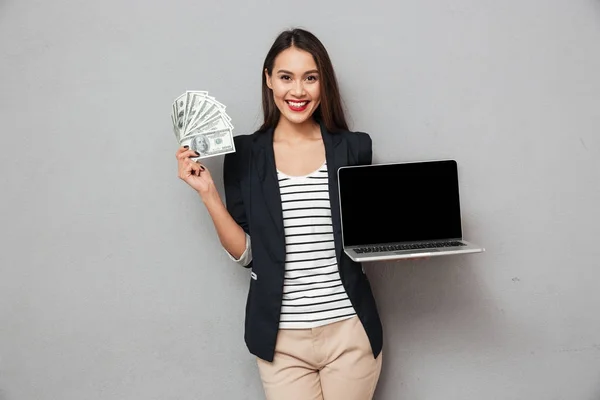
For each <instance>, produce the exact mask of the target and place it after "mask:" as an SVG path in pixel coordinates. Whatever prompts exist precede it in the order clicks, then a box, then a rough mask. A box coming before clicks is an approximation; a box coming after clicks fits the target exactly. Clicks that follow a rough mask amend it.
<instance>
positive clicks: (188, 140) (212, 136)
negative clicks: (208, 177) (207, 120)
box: [180, 128, 235, 161]
mask: <svg viewBox="0 0 600 400" xmlns="http://www.w3.org/2000/svg"><path fill="white" fill-rule="evenodd" d="M180 144H181V145H182V146H189V148H190V150H192V151H196V152H198V154H200V156H198V157H195V158H192V160H194V161H195V160H199V159H201V158H207V157H213V156H218V155H222V154H227V153H234V152H235V145H234V143H233V133H232V131H231V129H229V128H227V129H219V130H215V131H211V132H205V133H201V134H197V135H192V136H186V137H184V138H183V139H182V140H181V143H180Z"/></svg>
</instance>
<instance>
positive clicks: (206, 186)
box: [175, 146, 217, 199]
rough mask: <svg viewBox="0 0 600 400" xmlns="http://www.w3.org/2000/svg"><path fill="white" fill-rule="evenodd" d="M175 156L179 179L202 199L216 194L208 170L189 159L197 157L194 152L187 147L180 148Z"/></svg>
mask: <svg viewBox="0 0 600 400" xmlns="http://www.w3.org/2000/svg"><path fill="white" fill-rule="evenodd" d="M175 156H176V158H177V170H178V176H179V178H180V179H181V180H183V181H184V182H185V183H187V184H188V185H190V186H191V187H192V188H193V189H194V190H195V191H196V192H198V194H200V196H201V197H202V198H203V199H204V198H205V197H206V196H208V195H210V194H214V193H216V192H217V191H216V188H215V184H214V182H213V179H212V176H211V175H210V172H209V171H208V169H207V168H206V167H205V166H204V165H202V164H200V163H199V162H196V161H192V160H191V157H197V156H198V154H197V153H196V152H194V151H192V150H189V149H188V148H187V146H186V147H180V148H179V149H178V150H177V153H176V154H175Z"/></svg>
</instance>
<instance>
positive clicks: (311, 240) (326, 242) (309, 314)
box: [277, 163, 356, 329]
mask: <svg viewBox="0 0 600 400" xmlns="http://www.w3.org/2000/svg"><path fill="white" fill-rule="evenodd" d="M277 175H278V179H279V187H280V192H281V206H282V211H283V226H284V233H285V244H286V246H285V250H286V258H285V276H284V284H283V299H282V305H281V319H280V324H279V327H280V328H282V329H305V328H314V327H316V326H321V325H326V324H328V323H331V322H336V321H341V320H343V319H346V318H350V317H352V316H353V315H355V314H356V313H355V311H354V308H353V307H352V304H351V303H350V300H349V299H348V295H347V294H346V291H345V289H344V286H343V285H342V281H341V280H340V274H339V271H338V265H337V259H336V254H335V246H334V238H333V226H332V222H331V206H330V202H329V185H328V175H327V164H326V163H325V164H323V165H322V166H321V168H319V169H318V170H317V171H315V172H313V173H311V174H308V175H306V176H302V177H291V176H288V175H285V174H283V173H281V172H279V171H278V172H277Z"/></svg>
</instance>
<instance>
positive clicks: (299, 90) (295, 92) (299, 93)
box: [292, 79, 304, 97]
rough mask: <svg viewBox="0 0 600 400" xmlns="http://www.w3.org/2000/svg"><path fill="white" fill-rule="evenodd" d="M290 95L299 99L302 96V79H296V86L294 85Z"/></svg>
mask: <svg viewBox="0 0 600 400" xmlns="http://www.w3.org/2000/svg"><path fill="white" fill-rule="evenodd" d="M292 94H293V95H294V96H298V97H301V96H303V95H304V84H303V82H302V79H298V80H297V81H296V84H295V85H294V88H293V90H292Z"/></svg>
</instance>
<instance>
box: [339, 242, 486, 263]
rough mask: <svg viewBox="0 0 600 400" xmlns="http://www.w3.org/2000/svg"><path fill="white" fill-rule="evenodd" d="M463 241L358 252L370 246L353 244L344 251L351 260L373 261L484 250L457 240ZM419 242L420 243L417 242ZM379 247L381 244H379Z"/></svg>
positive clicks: (392, 244) (470, 252)
mask: <svg viewBox="0 0 600 400" xmlns="http://www.w3.org/2000/svg"><path fill="white" fill-rule="evenodd" d="M456 241H458V242H461V243H462V244H463V245H462V246H454V247H436V248H428V249H411V250H391V251H377V252H361V253H357V252H356V251H355V249H358V248H364V247H369V246H353V247H349V248H344V252H345V253H346V254H347V255H348V257H350V259H351V260H353V261H356V262H371V261H393V260H403V259H407V258H419V257H437V256H450V255H458V254H473V253H481V252H484V251H485V249H484V248H483V247H480V246H477V245H475V244H473V243H470V242H467V241H466V240H461V239H459V240H456ZM415 244H418V243H415ZM394 245H395V243H390V244H386V245H383V247H387V246H394ZM377 247H379V246H377Z"/></svg>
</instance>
